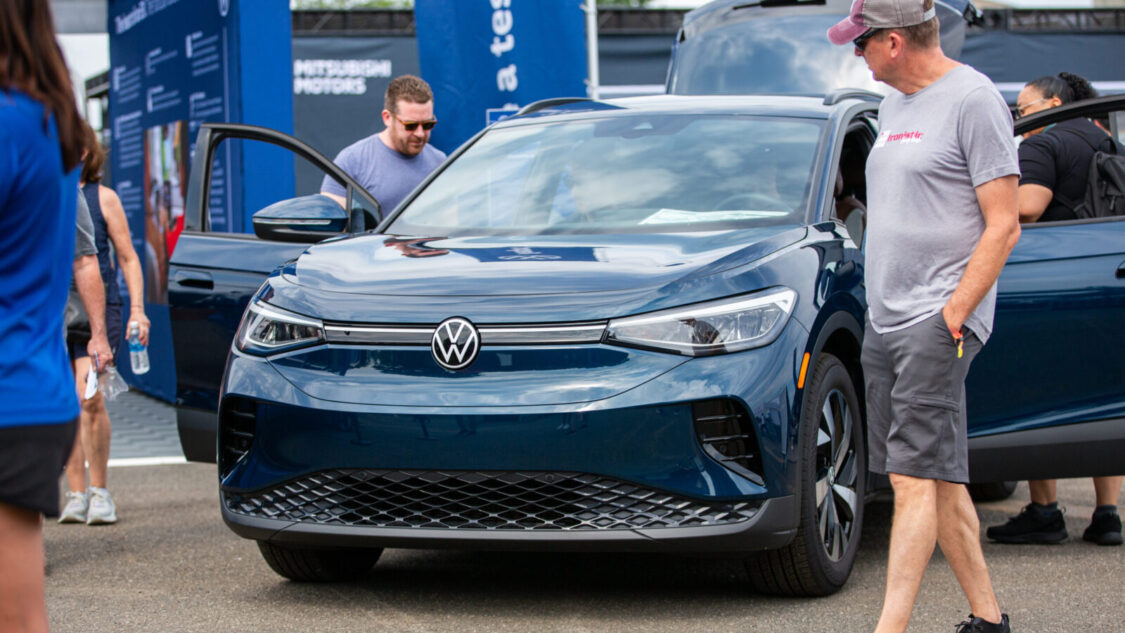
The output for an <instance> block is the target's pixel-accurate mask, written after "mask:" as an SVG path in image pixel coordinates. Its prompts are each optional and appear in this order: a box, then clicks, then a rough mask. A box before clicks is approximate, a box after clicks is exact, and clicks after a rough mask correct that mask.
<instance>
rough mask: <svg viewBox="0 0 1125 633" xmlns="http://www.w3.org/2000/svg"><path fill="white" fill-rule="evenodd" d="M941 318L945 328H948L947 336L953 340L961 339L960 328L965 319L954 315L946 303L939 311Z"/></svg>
mask: <svg viewBox="0 0 1125 633" xmlns="http://www.w3.org/2000/svg"><path fill="white" fill-rule="evenodd" d="M941 316H942V318H943V319H945V327H947V328H949V335H950V336H952V337H953V338H955V339H959V338H961V326H962V325H965V318H964V317H958V316H957V315H955V314H954V310H953V308H951V307H949V304H948V303H947V304H945V307H943V308H942V309H941Z"/></svg>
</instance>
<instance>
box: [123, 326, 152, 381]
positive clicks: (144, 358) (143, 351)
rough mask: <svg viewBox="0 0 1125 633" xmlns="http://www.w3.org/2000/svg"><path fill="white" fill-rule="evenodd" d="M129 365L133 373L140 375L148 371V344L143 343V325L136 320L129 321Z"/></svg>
mask: <svg viewBox="0 0 1125 633" xmlns="http://www.w3.org/2000/svg"><path fill="white" fill-rule="evenodd" d="M128 341H129V366H130V367H131V368H132V370H133V375H135V376H140V375H141V374H147V373H148V369H149V366H148V346H147V345H144V344H143V343H141V325H140V324H139V323H137V322H136V321H130V322H129V330H128Z"/></svg>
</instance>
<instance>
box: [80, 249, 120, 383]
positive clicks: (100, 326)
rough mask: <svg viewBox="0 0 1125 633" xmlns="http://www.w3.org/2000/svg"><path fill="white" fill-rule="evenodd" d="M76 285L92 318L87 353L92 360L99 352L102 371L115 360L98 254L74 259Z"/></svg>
mask: <svg viewBox="0 0 1125 633" xmlns="http://www.w3.org/2000/svg"><path fill="white" fill-rule="evenodd" d="M74 286H75V288H77V290H78V297H79V298H80V299H82V307H83V308H85V309H86V316H87V318H89V320H90V342H89V343H87V344H86V353H88V354H89V355H90V361H91V362H93V360H94V358H95V356H94V355H95V353H96V354H97V357H96V358H97V359H98V363H97V367H96V369H97V371H102V370H103V369H105V367H107V366H108V365H109V364H110V363H112V362H113V352H112V351H110V348H109V339H108V338H106V329H105V287H104V286H103V285H102V274H101V272H99V271H98V257H97V256H96V255H82V256H80V257H76V258H75V259H74Z"/></svg>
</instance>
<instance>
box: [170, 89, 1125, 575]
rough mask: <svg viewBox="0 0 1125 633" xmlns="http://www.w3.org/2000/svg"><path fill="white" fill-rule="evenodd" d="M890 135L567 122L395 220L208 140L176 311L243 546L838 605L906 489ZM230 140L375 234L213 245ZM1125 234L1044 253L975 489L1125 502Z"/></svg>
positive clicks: (307, 214)
mask: <svg viewBox="0 0 1125 633" xmlns="http://www.w3.org/2000/svg"><path fill="white" fill-rule="evenodd" d="M1097 105H1098V107H1099V108H1101V109H1118V110H1120V109H1121V107H1122V105H1125V98H1118V99H1115V100H1114V99H1108V100H1102V101H1101V102H1099V103H1098V104H1097ZM877 106H878V101H877V96H873V95H871V94H869V93H863V92H848V91H836V92H832V93H829V94H828V95H827V96H823V95H822V96H819V97H807V96H804V97H801V96H759V97H690V96H661V97H647V98H636V99H622V100H616V101H609V102H598V101H586V100H558V101H554V102H545V103H540V104H536V105H534V106H529V107H528V108H527V109H525V111H524V112H522V113H521V114H520V115H518V116H516V117H513V118H512V119H509V120H507V121H504V122H501V123H499V124H496V125H493V126H492V127H490V128H488V129H487V130H485V131H483V132H482V133H481V134H479V135H478V136H477V137H475V138H474V139H472V140H471V141H470V142H468V143H466V144H465V146H463V147H462V148H461V149H459V150H458V151H457V152H456V153H454V154H453V155H452V156H451V157H450V158H449V160H448V161H446V163H445V164H443V165H442V166H441V167H440V168H439V169H438V170H437V171H436V172H435V173H434V174H433V175H432V176H431V177H430V178H429V179H428V180H427V181H426V182H423V183H422V184H421V185H420V186H419V187H418V188H417V190H416V191H415V192H414V193H413V194H412V195H411V196H410V197H408V199H407V200H406V201H405V202H404V203H403V204H402V205H401V206H400V207H399V208H398V209H395V210H393V211H392V212H391V213H389V214H388V216H387V217H386V218H381V217H380V216H381V211H380V209H379V206H378V204H377V202H376V201H375V200H373V199H372V198H371V196H370V195H369V194H368V193H367V192H365V191H363V190H362V188H360V187H359V186H358V185H356V183H355V182H354V181H352V180H351V179H350V178H349V177H348V176H347V175H346V174H344V173H343V172H341V171H340V170H339V168H338V167H336V166H335V165H334V164H332V163H331V161H329V160H327V159H326V158H324V157H323V156H321V155H319V154H318V153H317V152H315V151H314V150H312V149H311V148H309V147H307V146H305V145H303V144H301V143H300V142H299V141H296V140H295V139H291V138H289V137H286V136H285V135H282V134H279V133H276V132H272V131H269V130H264V129H261V128H253V127H250V126H241V125H232V124H205V125H204V126H203V127H202V128H201V131H200V135H199V139H198V141H197V144H196V148H195V157H194V163H193V171H192V181H191V188H190V190H189V196H188V205H187V211H186V228H185V230H184V232H183V234H182V235H181V237H180V240H179V243H178V245H177V248H176V250H175V252H174V254H173V256H172V260H171V274H170V280H171V282H170V290H169V300H170V304H171V312H172V318H173V335H174V343H175V351H176V360H177V370H178V382H179V384H178V392H177V405H178V414H179V425H180V433H181V439H182V442H183V446H184V451H185V454H186V455H187V456H188V458H189V459H195V460H215V459H217V461H218V470H219V477H220V496H221V505H222V514H223V518H224V520H225V521H226V523H227V524H228V525H229V526H230V527H231V529H233V530H234V531H235V532H237V533H238V534H240V535H242V536H245V537H247V538H251V539H255V540H256V541H258V543H259V546H260V549H261V552H262V555H263V556H264V558H265V559H266V561H267V562H268V563H269V564H270V566H271V567H272V568H273V569H274V570H275V571H277V572H278V573H279V574H281V575H283V576H286V577H288V578H292V579H298V580H334V579H344V578H349V577H354V576H357V575H360V574H363V573H365V572H366V571H367V570H368V569H369V568H370V567H371V566H372V565H373V564H374V563H375V561H376V559H377V558H378V556H379V554H380V552H381V549H382V548H384V547H423V548H426V547H462V548H471V549H551V550H561V549H580V550H619V551H620V550H624V551H652V550H656V551H719V552H727V553H729V554H730V555H732V556H738V557H740V558H743V559H745V560H746V563H747V568H748V571H749V577H750V579H751V582H752V583H753V585H754V586H755V587H756V588H757V589H758V590H760V591H764V592H769V593H780V594H796V595H823V594H827V593H831V592H833V591H835V590H837V589H838V588H839V587H841V586H842V585H843V584H844V582H845V581H846V579H847V577H848V574H849V573H850V570H851V567H852V563H853V561H854V557H855V554H856V548H857V546H858V543H859V540H860V533H861V529H862V523H863V511H864V503H863V502H864V499H865V498H866V497H867V496H868V494H869V492H870V490H871V488H872V486H873V485H877V484H878V483H879V482H876V481H872V480H871V479H870V478H869V476H868V474H867V470H866V464H865V453H864V437H865V435H864V425H863V400H862V389H861V386H862V384H863V376H862V368H861V367H860V364H859V350H860V346H861V343H862V323H863V315H864V311H865V298H864V291H863V255H862V250H861V245H862V239H863V237H862V234H863V227H864V221H865V219H864V207H863V202H864V200H865V199H866V185H865V182H864V179H863V165H864V161H865V159H866V155H867V153H868V151H869V149H870V147H871V145H872V143H873V142H874V140H875V137H876V132H877V126H878V124H877V120H876V119H877V116H876V114H877ZM1083 107H1088V106H1075V107H1067V108H1057V109H1055V110H1051V111H1049V112H1045V113H1043V114H1040V115H1035V116H1033V117H1028V119H1027V120H1026V121H1027V123H1026V125H1028V126H1034V127H1038V126H1041V125H1043V124H1044V122H1049V121H1050V120H1052V119H1053V118H1060V117H1065V116H1073V115H1075V113H1078V114H1082V115H1087V114H1089V113H1090V112H1092V110H1089V109H1085V110H1084V109H1082V108H1083ZM1116 120H1117V119H1114V121H1116ZM1021 124H1023V121H1022V120H1021ZM1029 129H1030V128H1029ZM224 140H229V141H233V142H267V143H273V144H276V145H279V146H281V147H284V148H286V149H288V150H291V151H292V152H294V153H295V154H297V155H299V156H301V157H303V158H305V159H307V160H309V161H311V162H313V163H314V164H316V165H318V166H320V167H321V168H322V169H323V171H324V172H325V173H326V174H328V175H329V176H331V177H333V178H335V179H336V180H338V181H340V182H341V183H342V184H344V185H345V187H346V188H347V191H348V194H347V204H346V205H345V207H346V208H341V207H340V206H339V205H337V204H336V203H335V202H332V201H331V200H328V199H327V198H324V197H322V196H318V195H315V193H313V192H309V193H310V194H312V195H306V196H302V197H300V198H297V199H293V200H279V201H278V202H277V203H275V204H273V205H270V206H268V207H266V208H264V209H262V210H260V211H259V212H258V213H257V214H255V217H254V228H255V233H256V236H249V235H232V234H221V233H213V232H210V231H209V230H208V223H207V215H208V214H207V202H208V200H209V199H210V180H211V178H210V173H209V170H210V166H211V164H212V156H213V155H214V153H215V152H216V151H217V149H218V148H219V147H220V143H221V142H223V141H224ZM259 167H260V168H268V166H265V165H262V166H259ZM1122 220H1123V218H1113V219H1107V220H1100V221H1080V222H1067V223H1059V224H1056V225H1049V224H1045V225H1039V226H1035V227H1028V229H1027V230H1025V232H1024V237H1023V239H1022V240H1021V242H1020V245H1019V246H1017V248H1016V251H1015V252H1014V253H1013V254H1012V257H1011V259H1010V263H1009V265H1008V266H1007V268H1006V269H1005V272H1004V274H1003V275H1002V277H1001V280H1000V298H999V305H998V310H997V319H996V333H995V334H994V336H993V338H992V341H991V342H990V344H989V345H988V347H987V348H986V349H985V351H984V352H982V354H981V355H980V356H979V358H978V360H977V363H976V366H975V367H974V372H973V374H972V376H971V378H970V380H971V382H972V383H973V384H972V385H970V394H971V400H970V411H969V413H970V426H971V433H972V435H973V439H972V443H971V447H972V450H973V456H972V468H973V477H974V479H975V480H977V481H981V482H997V481H1004V480H1008V479H1015V478H1023V477H1031V476H1034V477H1053V476H1077V475H1093V474H1112V473H1111V471H1112V472H1120V471H1121V470H1122V463H1121V460H1120V458H1119V457H1118V455H1120V451H1121V449H1122V448H1125V371H1123V369H1122V362H1121V360H1120V352H1121V350H1123V349H1125V334H1123V331H1122V328H1121V324H1122V323H1123V322H1125V221H1122ZM376 225H377V226H376ZM372 226H375V228H374V230H367V229H369V228H371V227H372ZM314 242H315V244H314V245H312V246H309V244H310V243H314ZM920 256H925V255H924V254H920ZM232 340H233V346H232V344H231V342H232Z"/></svg>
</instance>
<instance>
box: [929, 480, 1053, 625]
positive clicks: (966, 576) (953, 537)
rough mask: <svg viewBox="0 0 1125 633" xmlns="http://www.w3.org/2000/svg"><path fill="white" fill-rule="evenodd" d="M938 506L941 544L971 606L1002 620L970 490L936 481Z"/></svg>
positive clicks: (990, 618)
mask: <svg viewBox="0 0 1125 633" xmlns="http://www.w3.org/2000/svg"><path fill="white" fill-rule="evenodd" d="M1052 483H1053V482H1052ZM937 508H938V509H937V512H938V517H940V518H939V519H938V544H940V545H941V551H942V553H943V554H945V559H946V560H947V561H949V566H950V567H952V568H953V573H954V574H955V575H956V576H957V582H959V583H961V590H962V591H964V592H965V597H966V598H968V599H969V608H970V610H971V611H972V613H973V615H975V616H977V617H978V618H984V619H985V620H987V621H989V622H994V623H998V622H1000V619H1001V618H1002V617H1003V616H1002V615H1001V613H1000V605H999V604H998V603H997V602H996V595H995V594H994V593H993V591H992V581H991V579H990V578H989V576H988V566H987V565H986V564H985V562H984V552H983V551H981V547H980V519H979V518H978V517H977V512H976V508H974V507H973V501H972V499H971V498H970V497H969V491H968V490H967V489H966V488H965V486H963V485H961V484H953V483H949V482H947V481H939V482H937Z"/></svg>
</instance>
